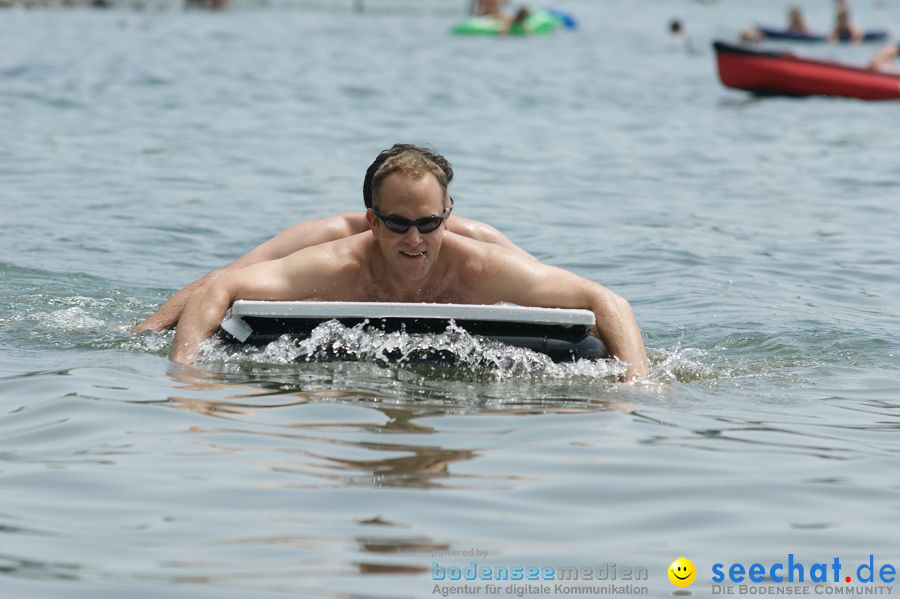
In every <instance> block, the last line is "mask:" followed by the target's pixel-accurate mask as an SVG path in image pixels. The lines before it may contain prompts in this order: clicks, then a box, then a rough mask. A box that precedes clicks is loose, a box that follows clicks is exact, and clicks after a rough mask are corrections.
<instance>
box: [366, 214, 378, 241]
mask: <svg viewBox="0 0 900 599" xmlns="http://www.w3.org/2000/svg"><path fill="white" fill-rule="evenodd" d="M366 223H367V224H368V225H369V230H371V231H372V235H375V227H376V226H377V225H378V217H377V216H375V213H374V212H372V209H371V208H369V209H368V210H366Z"/></svg>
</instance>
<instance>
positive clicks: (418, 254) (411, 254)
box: [400, 250, 425, 258]
mask: <svg viewBox="0 0 900 599" xmlns="http://www.w3.org/2000/svg"><path fill="white" fill-rule="evenodd" d="M400 255H401V256H405V257H406V258H424V257H425V252H406V251H403V250H401V251H400Z"/></svg>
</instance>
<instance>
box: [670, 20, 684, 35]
mask: <svg viewBox="0 0 900 599" xmlns="http://www.w3.org/2000/svg"><path fill="white" fill-rule="evenodd" d="M683 34H684V26H683V25H682V24H681V19H671V20H670V21H669V35H671V36H672V37H681V36H682V35H683Z"/></svg>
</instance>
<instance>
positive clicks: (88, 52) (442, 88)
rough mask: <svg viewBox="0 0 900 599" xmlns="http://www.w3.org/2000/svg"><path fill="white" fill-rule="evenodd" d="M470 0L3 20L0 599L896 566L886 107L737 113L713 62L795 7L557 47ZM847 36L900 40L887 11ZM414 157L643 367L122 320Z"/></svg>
mask: <svg viewBox="0 0 900 599" xmlns="http://www.w3.org/2000/svg"><path fill="white" fill-rule="evenodd" d="M385 2H386V0H385ZM367 4H368V5H369V6H370V7H375V8H377V7H378V3H376V2H375V1H374V0H372V1H371V2H367ZM396 4H399V2H398V3H396ZM459 4H460V7H459V9H460V10H459V11H458V12H456V13H454V12H453V11H452V10H450V9H448V6H449V4H447V3H440V2H436V1H435V2H423V3H419V4H417V5H416V10H413V11H405V10H381V11H377V10H376V11H374V12H373V13H371V14H362V15H360V14H354V13H352V12H350V11H349V10H341V9H340V7H339V6H338V5H337V4H335V5H334V6H332V7H331V8H327V5H325V6H326V8H322V6H321V4H319V5H315V6H318V8H315V7H314V6H312V5H307V4H300V5H297V6H290V5H287V6H285V5H279V6H274V5H272V6H269V7H267V8H266V7H263V8H251V7H246V6H241V5H237V6H235V7H234V8H233V9H232V10H230V11H228V12H226V13H223V14H205V13H199V12H195V13H183V12H180V11H177V10H174V9H169V10H162V11H158V10H154V9H148V10H145V11H143V12H136V11H132V10H130V9H124V8H123V9H117V10H112V11H109V12H91V11H87V10H67V11H30V12H29V11H25V12H23V11H12V10H7V11H4V12H0V49H2V52H0V133H2V134H0V208H2V215H0V222H2V233H3V234H2V235H0V414H2V416H0V576H2V579H0V583H2V588H3V589H4V595H5V594H7V593H8V594H9V595H10V596H17V597H41V596H48V597H50V596H63V595H65V596H73V597H96V596H116V597H121V596H129V597H159V596H177V597H222V596H226V597H231V596H234V597H250V596H264V595H269V594H270V595H273V596H281V595H285V594H290V595H293V596H308V597H337V598H351V597H352V598H362V597H373V598H374V597H379V598H401V597H402V598H406V597H411V598H418V597H431V596H437V595H433V587H434V581H433V568H434V566H433V564H434V563H435V562H437V563H438V564H440V565H441V567H465V566H468V565H470V564H471V562H472V561H476V562H477V563H478V564H479V566H480V567H481V566H484V567H492V568H496V567H509V568H514V567H532V566H537V567H560V566H589V567H598V566H601V565H603V564H608V563H615V564H618V566H619V567H620V568H622V567H634V568H640V567H644V568H647V570H648V572H649V579H648V580H646V581H643V582H642V584H643V585H645V586H646V587H647V589H648V593H649V595H651V596H667V595H668V594H669V593H670V591H671V590H672V589H673V588H674V587H673V586H672V585H671V583H670V582H669V580H668V578H667V576H666V574H665V571H666V568H667V567H668V565H669V564H670V563H671V561H672V560H674V559H675V558H676V557H678V556H680V555H684V556H687V557H689V558H690V559H691V560H693V562H694V563H695V564H696V566H697V569H698V572H699V573H698V577H697V581H696V582H695V583H694V585H693V586H692V587H691V589H692V590H693V591H694V593H695V595H697V596H709V595H710V593H711V582H712V570H711V567H712V565H713V564H714V563H716V562H724V563H727V564H730V563H732V562H743V563H745V564H750V563H752V562H754V561H761V562H763V563H772V562H777V561H783V560H785V559H786V556H787V554H789V553H793V554H795V555H796V556H797V557H798V559H802V560H805V561H806V562H807V563H812V562H816V561H818V562H827V563H831V561H832V560H833V559H834V557H835V556H839V557H840V558H841V560H842V561H844V562H845V563H856V564H858V563H862V562H863V561H865V560H867V558H868V556H869V555H870V554H874V556H875V561H876V563H893V564H895V565H896V566H900V551H898V550H897V544H896V537H897V533H898V529H897V524H896V522H897V520H898V510H897V506H898V500H900V488H898V487H900V485H898V482H897V481H898V478H897V472H898V466H900V463H898V452H900V436H898V429H900V402H898V393H900V368H898V352H900V321H898V308H900V302H898V299H897V298H898V297H900V260H898V254H900V241H898V239H900V225H898V223H900V218H898V217H900V214H898V211H900V209H898V205H900V203H898V202H897V198H898V197H900V166H898V165H900V162H898V156H900V136H898V135H897V129H896V127H897V123H898V122H900V104H898V103H864V102H859V101H853V100H839V99H825V98H808V99H784V98H753V97H750V96H748V95H745V94H743V93H740V92H736V91H729V90H726V89H725V88H723V87H722V86H721V85H720V84H719V82H718V80H717V78H716V75H715V65H714V56H713V55H712V52H711V49H710V42H711V40H712V39H715V38H723V39H731V40H733V39H735V38H736V35H737V32H738V30H739V29H740V28H742V27H744V26H747V25H749V24H751V23H753V22H757V21H760V22H771V23H776V24H777V23H778V22H780V21H781V20H782V19H783V16H784V15H783V12H784V10H785V6H783V5H782V4H781V3H779V2H775V1H774V0H765V1H759V2H756V1H754V2H752V3H751V2H744V3H737V2H730V1H728V0H723V1H722V2H719V3H716V4H711V5H706V4H700V3H697V2H687V1H685V2H680V1H677V0H669V1H666V2H663V1H662V0H659V1H655V2H654V1H650V0H646V1H642V0H634V1H633V2H624V1H621V2H620V1H618V0H616V1H613V0H609V1H604V2H600V1H598V2H587V1H586V0H582V1H579V0H573V1H572V2H571V3H570V4H567V5H566V6H565V7H564V8H567V9H569V10H570V11H571V12H573V13H574V14H575V15H576V16H577V17H579V19H580V21H581V28H580V29H579V30H577V31H572V32H560V33H559V34H557V35H554V36H550V37H546V38H540V39H538V38H535V39H500V38H485V39H475V38H456V37H453V36H451V35H449V34H448V30H449V27H450V26H451V25H452V24H453V23H454V22H455V21H456V20H458V19H459V18H461V16H462V14H463V6H462V5H463V4H465V3H463V2H460V3H459ZM801 4H803V5H804V6H805V8H806V9H807V14H808V18H809V19H810V21H812V23H813V25H815V26H818V27H821V28H824V27H825V26H826V24H827V23H828V22H829V20H830V14H829V12H828V11H829V10H830V3H824V2H821V3H820V2H815V3H814V2H812V1H808V2H805V3H804V2H801ZM826 4H828V6H826ZM410 5H411V3H407V6H410ZM381 6H382V8H383V7H384V5H381ZM673 16H679V17H681V18H682V19H684V22H685V25H686V29H687V33H688V35H687V39H686V40H673V39H670V38H668V37H667V36H666V27H667V21H668V19H669V18H671V17H673ZM854 16H855V18H856V20H857V21H858V22H860V24H862V25H864V26H868V27H891V28H893V29H894V30H895V32H896V33H900V6H898V5H896V3H892V2H885V3H881V4H879V3H874V2H854ZM875 49H877V46H875V47H872V46H858V47H831V46H819V47H815V46H808V47H804V46H797V47H795V48H794V50H795V51H796V52H799V53H806V54H809V55H815V56H823V57H827V58H833V59H838V60H842V61H845V62H852V63H856V64H864V63H865V62H866V60H867V59H868V56H869V55H870V54H871V53H873V52H874V51H875ZM397 141H407V142H413V143H429V144H432V145H433V146H434V147H435V148H436V149H437V150H438V151H440V152H442V153H444V154H445V155H446V156H447V157H448V158H449V159H450V160H451V161H452V162H453V164H454V166H455V168H456V171H457V178H456V180H455V182H454V185H453V188H452V191H453V195H454V197H455V199H456V211H457V212H458V213H459V214H463V215H465V216H469V217H473V218H479V219H483V220H485V221H488V222H490V223H491V224H493V225H495V226H497V227H498V228H499V229H500V230H502V231H503V232H505V233H506V234H507V235H508V236H509V237H510V238H511V239H512V240H514V241H515V242H516V243H518V244H520V245H521V246H522V247H524V248H526V249H527V250H529V251H530V252H532V253H533V254H535V255H536V256H538V257H539V258H541V259H542V260H544V261H546V262H549V263H551V264H554V265H557V266H561V267H564V268H568V269H570V270H573V271H575V272H576V273H578V274H580V275H582V276H584V277H588V278H590V279H593V280H596V281H599V282H601V283H603V284H605V285H607V286H609V287H611V288H612V289H614V290H615V291H617V292H619V293H620V294H622V295H623V296H625V297H626V298H628V299H629V300H630V301H631V302H632V304H633V305H634V308H635V311H636V314H637V317H638V320H639V322H640V324H641V327H642V330H643V333H644V338H645V342H646V344H647V347H648V351H649V354H650V358H651V362H652V373H651V376H650V378H649V380H648V381H647V382H646V383H643V384H640V385H621V384H618V383H616V382H615V374H616V372H618V370H617V368H618V367H617V366H616V365H615V364H607V363H576V364H564V365H552V364H548V363H547V362H546V361H543V360H541V359H540V357H537V356H534V355H530V354H528V353H527V352H523V351H514V350H509V349H503V348H496V347H493V346H490V345H479V344H480V343H481V341H479V340H477V339H473V338H471V337H467V336H465V335H458V336H452V335H451V338H444V339H443V340H442V341H433V342H435V343H455V344H458V345H456V347H457V348H463V350H464V351H466V352H469V353H468V354H467V355H470V356H471V357H472V360H471V362H470V363H468V364H467V365H464V366H463V367H460V368H447V367H439V366H421V365H401V366H385V365H383V364H382V363H381V362H380V361H379V360H377V359H374V358H373V359H369V360H363V361H361V362H352V363H351V362H345V363H341V362H338V363H324V364H316V363H300V364H295V363H293V362H291V361H290V360H289V359H288V358H291V357H293V356H292V354H291V352H292V351H293V350H292V348H291V347H290V346H289V345H285V344H280V345H279V344H278V343H276V344H274V345H272V346H270V347H268V348H266V349H265V350H264V351H262V352H250V353H247V354H242V353H235V352H229V351H226V350H223V349H221V348H218V349H213V350H212V351H211V352H210V356H209V358H208V360H207V362H206V363H205V364H204V365H203V368H202V369H196V370H193V369H190V370H186V369H181V368H176V367H174V366H172V365H171V364H170V363H169V362H168V360H167V359H166V355H167V353H168V349H169V345H170V343H171V333H160V334H157V333H145V334H142V335H132V334H131V333H130V332H129V330H130V327H131V326H133V325H134V324H136V323H137V322H139V321H140V320H142V318H143V317H144V316H146V315H147V314H149V313H150V312H152V311H153V309H154V308H155V307H156V306H157V305H158V304H159V303H160V302H161V301H162V300H164V299H165V298H166V297H168V295H169V294H171V293H172V292H173V291H175V290H176V289H178V288H179V287H181V286H182V285H184V284H186V283H188V282H189V281H191V280H193V279H194V278H196V277H198V276H200V275H202V274H203V273H205V272H207V271H208V270H210V269H212V268H215V267H217V266H220V265H223V264H225V263H227V262H228V261H230V260H232V259H234V258H236V257H238V256H240V255H241V254H242V253H243V252H245V251H246V250H248V249H250V248H251V247H253V246H254V245H255V244H257V243H259V242H261V241H263V240H265V239H267V238H269V237H270V236H272V235H273V234H275V233H276V232H278V231H280V230H282V229H283V228H285V227H286V226H288V225H289V224H291V223H294V222H297V221H300V220H303V219H305V218H313V217H320V216H324V215H327V214H331V213H334V212H337V211H348V210H357V209H358V208H359V207H360V206H361V198H360V188H361V182H362V176H363V173H364V171H365V168H366V167H367V166H368V164H369V163H370V162H371V160H372V158H374V156H375V155H376V154H377V152H378V151H380V150H381V149H383V148H385V147H388V146H389V145H391V144H392V143H394V142H397ZM454 335H455V333H454ZM448 339H449V340H448ZM401 341H402V342H408V341H409V340H408V339H407V340H401ZM356 342H359V343H364V344H369V345H366V347H371V343H375V342H380V341H378V340H373V339H363V340H359V339H357V340H356ZM459 344H461V345H459ZM376 357H377V356H376ZM470 549H476V550H477V551H480V552H482V557H477V556H475V557H468V556H459V555H457V556H452V555H449V556H448V555H446V553H447V552H453V551H468V550H470ZM484 552H486V553H487V557H484V556H483V554H484ZM620 573H621V570H620ZM462 582H464V581H462ZM620 582H622V581H620ZM447 584H448V585H449V586H457V587H458V586H459V584H460V582H449V583H447ZM894 592H896V593H900V591H898V590H897V588H895V589H894ZM480 593H481V594H484V593H485V590H482V591H481V592H480ZM535 596H544V597H547V596H559V597H562V596H565V595H563V594H559V593H551V594H549V595H548V594H542V595H535Z"/></svg>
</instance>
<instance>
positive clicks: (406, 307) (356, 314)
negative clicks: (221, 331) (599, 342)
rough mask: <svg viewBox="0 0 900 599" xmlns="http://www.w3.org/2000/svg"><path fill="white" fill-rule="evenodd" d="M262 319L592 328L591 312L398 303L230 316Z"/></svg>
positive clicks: (296, 307) (322, 305) (281, 307)
mask: <svg viewBox="0 0 900 599" xmlns="http://www.w3.org/2000/svg"><path fill="white" fill-rule="evenodd" d="M242 316H257V317H263V318H432V319H441V320H450V319H453V320H462V321H465V320H482V321H502V322H517V323H529V324H538V325H558V326H559V325H561V326H594V324H595V319H594V313H593V312H591V311H590V310H576V309H568V308H529V307H525V306H516V305H513V304H492V305H484V304H418V303H401V302H265V301H247V300H238V301H236V302H234V304H233V305H232V307H231V317H232V318H240V317H242Z"/></svg>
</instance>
